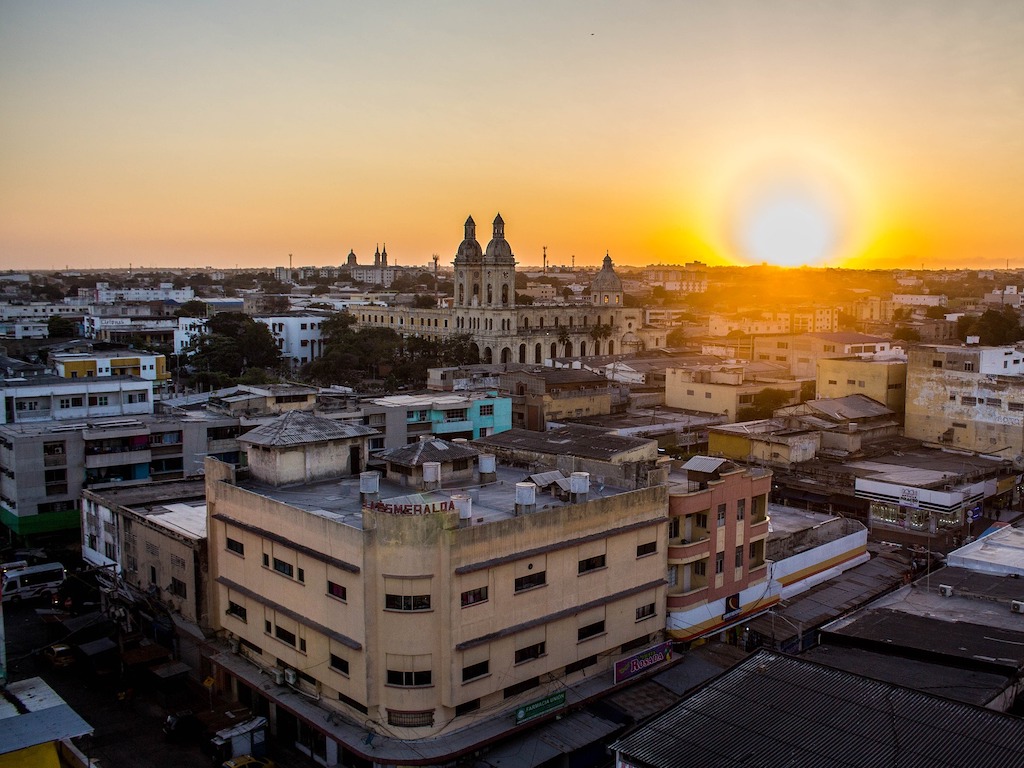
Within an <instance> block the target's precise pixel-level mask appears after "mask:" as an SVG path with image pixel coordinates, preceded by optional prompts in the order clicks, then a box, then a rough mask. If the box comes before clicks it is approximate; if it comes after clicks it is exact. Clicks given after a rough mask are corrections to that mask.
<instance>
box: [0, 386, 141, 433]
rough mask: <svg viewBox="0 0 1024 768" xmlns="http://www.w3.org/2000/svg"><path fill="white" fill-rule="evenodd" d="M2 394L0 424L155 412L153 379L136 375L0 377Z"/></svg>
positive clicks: (0, 391) (0, 392) (0, 394)
mask: <svg viewBox="0 0 1024 768" xmlns="http://www.w3.org/2000/svg"><path fill="white" fill-rule="evenodd" d="M0 396H2V397H3V401H4V409H3V414H2V416H0V424H15V423H22V422H32V421H50V420H53V419H93V418H101V417H104V416H137V415H142V414H149V413H152V412H153V382H152V381H145V380H143V379H139V378H135V377H133V376H111V377H107V378H103V379H62V378H59V377H57V376H35V377H33V378H31V379H20V380H17V379H4V380H0Z"/></svg>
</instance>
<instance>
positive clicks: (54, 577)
mask: <svg viewBox="0 0 1024 768" xmlns="http://www.w3.org/2000/svg"><path fill="white" fill-rule="evenodd" d="M66 577H67V571H65V570H64V566H63V565H61V564H60V563H43V564H42V565H29V566H27V567H24V568H11V569H10V570H7V571H4V574H3V586H2V588H0V595H2V599H3V601H4V602H5V603H18V602H20V601H22V600H27V599H29V598H33V597H42V598H46V599H49V598H50V596H51V595H53V593H55V592H56V591H57V590H58V589H59V588H60V585H61V584H63V583H64V579H65V578H66Z"/></svg>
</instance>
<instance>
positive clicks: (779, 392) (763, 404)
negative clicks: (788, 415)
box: [736, 387, 789, 421]
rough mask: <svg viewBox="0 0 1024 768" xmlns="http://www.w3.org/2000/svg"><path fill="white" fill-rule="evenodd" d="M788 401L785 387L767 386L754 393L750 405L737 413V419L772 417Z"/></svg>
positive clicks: (747, 419)
mask: <svg viewBox="0 0 1024 768" xmlns="http://www.w3.org/2000/svg"><path fill="white" fill-rule="evenodd" d="M788 403H789V393H788V392H786V391H785V390H783V389H775V388H773V387H767V388H765V389H762V390H761V391H760V392H756V393H755V394H754V396H753V398H752V402H751V404H750V405H749V406H747V407H746V408H740V409H739V412H738V413H737V414H736V420H737V421H753V420H754V419H770V418H771V417H772V414H773V413H775V411H776V410H777V409H779V408H781V407H782V406H784V405H786V404H788Z"/></svg>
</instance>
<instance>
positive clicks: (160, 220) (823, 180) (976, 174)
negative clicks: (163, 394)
mask: <svg viewBox="0 0 1024 768" xmlns="http://www.w3.org/2000/svg"><path fill="white" fill-rule="evenodd" d="M0 104H3V105H4V106H3V109H0V129H2V131H3V135H4V142H3V144H2V148H0V163H2V167H3V169H4V173H3V174H2V175H0V269H10V270H22V271H30V270H33V269H54V270H63V269H65V268H70V269H87V270H96V269H106V268H125V267H127V266H128V264H129V263H131V264H132V265H133V266H134V267H136V268H146V269H150V268H156V269H175V268H201V267H205V266H213V267H218V268H235V267H236V266H237V267H240V268H242V267H251V268H269V267H274V266H283V265H287V264H288V256H289V254H291V255H292V262H293V264H294V266H296V267H297V266H305V265H317V266H320V265H328V264H333V265H341V264H344V261H345V257H346V255H347V254H348V252H349V250H350V249H354V250H355V252H356V254H357V256H358V257H359V261H360V263H362V264H367V263H372V259H373V253H374V250H375V248H376V247H377V246H378V245H379V246H381V247H383V246H384V244H385V243H386V244H387V250H388V254H389V257H390V261H391V262H392V263H394V262H396V261H397V263H398V264H400V265H419V264H425V263H428V262H429V261H430V258H431V256H432V254H434V253H437V254H439V255H440V257H441V260H442V264H448V263H449V262H450V261H451V259H452V257H453V256H454V254H455V251H456V249H457V247H458V244H459V242H460V241H461V239H462V225H463V222H464V221H465V218H466V217H467V216H468V215H472V216H473V217H474V219H475V221H476V222H477V233H478V239H479V240H480V242H481V243H482V244H484V245H485V244H486V242H487V241H488V240H489V239H490V234H491V232H490V223H491V221H492V219H493V218H494V216H495V214H497V213H499V212H500V213H501V215H502V217H503V218H504V220H505V222H506V235H507V237H508V240H509V243H510V244H511V246H512V249H513V252H514V253H515V255H516V257H517V259H518V260H519V261H520V263H523V264H538V265H539V264H540V263H541V254H542V251H543V248H544V247H545V246H546V247H547V253H548V263H549V264H564V265H569V264H571V263H572V260H573V257H575V263H576V265H577V266H581V267H582V266H594V265H597V264H599V263H600V261H601V259H602V258H603V256H604V254H605V253H606V252H608V253H609V254H610V255H611V257H612V259H613V261H614V262H615V263H616V265H622V266H625V265H633V266H642V265H646V264H682V263H686V262H690V261H701V262H704V263H706V264H708V265H711V266H714V265H719V264H742V263H755V264H756V263H760V262H763V261H768V262H770V263H776V264H811V265H816V266H823V265H824V266H831V267H839V266H843V267H852V268H903V269H915V270H916V269H921V268H922V267H923V268H926V269H928V268H932V269H941V268H957V267H969V268H976V269H979V268H981V269H1005V268H1006V267H1007V266H1009V267H1010V268H1011V269H1012V268H1014V267H1019V266H1024V227H1021V226H1020V222H1021V221H1024V195H1021V190H1022V189H1024V4H1019V3H1008V2H1001V1H1000V0H989V1H988V2H975V1H973V0H972V1H971V2H954V1H953V0H908V2H904V3H899V4H892V3H883V2H877V1H866V2H858V3H828V4H820V3H819V4H809V3H801V2H795V1H780V2H758V1H756V0H734V1H732V2H722V3H716V4H712V5H707V4H697V3H664V2H653V1H650V2H637V3H630V4H616V3H578V2H576V3H573V2H557V1H556V2H545V3H541V2H523V3H519V4H515V5H512V6H490V5H481V4H478V3H471V2H439V3H435V4H425V5H421V4H405V3H381V4H373V5H362V4H350V3H308V4H302V5H299V6H293V5H283V4H275V3H269V2H247V3H237V2H220V3H216V4H205V3H199V2H192V1H187V0H186V1H183V2H181V3H176V4H173V5H162V4H138V3H132V2H125V1H123V0H119V1H116V2H115V1H113V0H105V1H101V2H97V3H92V4H75V5H70V4H69V5H57V6H54V5H48V4H35V3H18V2H12V0H0Z"/></svg>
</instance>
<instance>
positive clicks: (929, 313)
mask: <svg viewBox="0 0 1024 768" xmlns="http://www.w3.org/2000/svg"><path fill="white" fill-rule="evenodd" d="M947 312H949V310H948V309H947V308H946V307H928V308H927V309H925V311H924V316H925V317H927V318H928V319H929V320H941V319H942V318H944V317H945V316H946V313H947Z"/></svg>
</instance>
